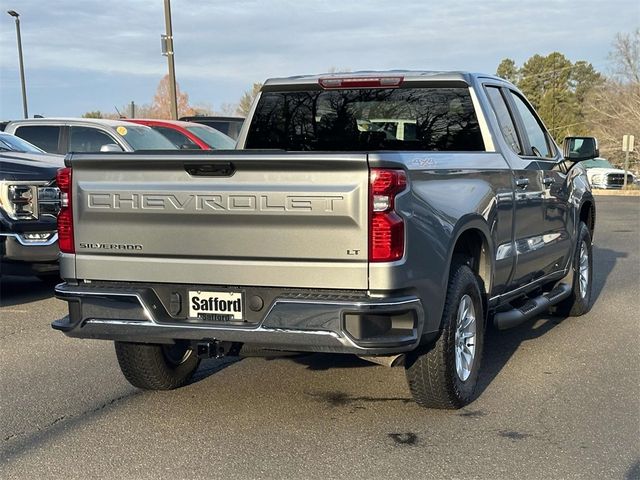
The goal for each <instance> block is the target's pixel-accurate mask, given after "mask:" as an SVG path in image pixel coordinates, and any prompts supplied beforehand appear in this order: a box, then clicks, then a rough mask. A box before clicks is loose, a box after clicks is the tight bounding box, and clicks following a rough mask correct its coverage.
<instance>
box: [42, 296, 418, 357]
mask: <svg viewBox="0 0 640 480" xmlns="http://www.w3.org/2000/svg"><path fill="white" fill-rule="evenodd" d="M56 296H57V297H58V298H59V299H61V300H65V301H67V302H68V303H69V316H68V317H64V318H62V319H60V320H57V321H56V322H54V323H53V324H52V327H53V328H54V329H56V330H61V331H62V332H64V333H65V334H66V335H68V336H70V337H78V338H94V339H106V340H118V341H130V342H142V343H172V342H173V341H175V340H177V339H181V340H193V341H201V340H219V341H231V342H241V343H251V344H256V345H260V346H263V347H265V348H273V349H279V350H291V351H311V352H336V353H355V354H391V353H401V352H406V351H409V350H412V349H414V348H415V347H416V346H417V345H418V343H419V341H420V337H421V335H422V330H423V325H424V309H423V307H422V303H421V301H420V300H419V299H418V298H416V297H414V296H399V297H393V298H371V297H365V296H358V297H353V298H349V296H348V295H344V294H340V295H327V294H322V295H320V294H319V295H317V298H313V295H308V294H307V295H304V296H300V295H291V294H290V292H284V291H283V292H282V295H278V296H276V297H275V299H274V300H273V301H272V302H271V304H270V305H267V306H265V309H264V311H265V312H266V313H264V314H263V315H262V316H261V318H260V319H259V320H257V321H254V322H251V323H249V322H233V323H232V322H218V323H203V322H200V321H196V320H193V319H184V318H176V316H172V315H170V314H169V313H168V312H167V309H166V308H165V306H164V304H163V303H162V302H161V301H159V299H158V297H157V296H156V295H155V293H154V290H153V288H150V287H145V286H137V287H127V288H104V287H93V286H85V285H81V286H73V285H68V284H66V283H63V284H60V285H58V286H57V287H56ZM301 297H302V298H301ZM305 297H306V298H305Z"/></svg>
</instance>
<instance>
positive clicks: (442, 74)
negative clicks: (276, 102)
mask: <svg viewBox="0 0 640 480" xmlns="http://www.w3.org/2000/svg"><path fill="white" fill-rule="evenodd" d="M367 77H403V79H404V80H403V81H404V82H424V81H443V82H464V83H466V84H471V83H473V79H475V78H490V79H492V80H496V81H500V82H505V83H508V82H507V81H506V80H504V79H503V78H500V77H497V76H495V75H488V74H484V73H472V72H464V71H428V70H383V71H381V70H362V71H358V72H338V73H322V74H315V75H297V76H293V77H283V78H269V79H268V80H267V81H266V82H265V83H264V87H267V88H266V89H267V90H268V89H269V87H280V86H285V85H312V84H317V83H318V80H320V79H321V78H367Z"/></svg>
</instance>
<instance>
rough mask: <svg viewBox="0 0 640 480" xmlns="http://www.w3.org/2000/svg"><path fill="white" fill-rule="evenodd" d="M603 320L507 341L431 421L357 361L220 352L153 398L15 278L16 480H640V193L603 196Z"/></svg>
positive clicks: (497, 335) (6, 334)
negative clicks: (459, 400) (453, 403)
mask: <svg viewBox="0 0 640 480" xmlns="http://www.w3.org/2000/svg"><path fill="white" fill-rule="evenodd" d="M597 206H598V217H597V222H598V223H597V228H596V235H595V247H594V253H595V257H594V260H595V261H594V269H595V279H594V293H595V298H596V300H595V305H594V307H593V310H592V311H591V312H590V313H589V314H588V315H586V316H583V317H580V318H569V319H560V318H553V317H550V316H544V317H541V318H540V319H538V320H536V321H534V322H530V323H527V324H525V325H523V326H521V327H519V328H516V329H514V330H510V331H507V332H490V334H489V336H488V340H487V341H488V345H487V348H486V353H485V362H484V367H483V368H484V369H483V373H482V376H481V380H480V387H481V395H480V397H479V398H478V399H477V400H476V401H475V402H474V403H472V404H471V405H470V406H468V407H467V408H465V409H462V410H459V411H429V410H424V409H421V408H419V407H418V406H416V405H415V404H414V403H413V402H412V401H411V400H410V397H409V392H408V389H407V387H406V384H405V378H404V371H403V370H402V368H393V369H389V368H386V367H382V366H375V365H373V364H368V363H366V362H364V361H361V360H359V359H357V358H355V357H349V356H338V357H333V356H329V355H300V356H292V357H281V358H244V359H241V360H234V359H225V360H208V361H206V362H204V363H203V364H202V365H201V367H200V369H199V371H198V372H197V375H196V378H195V380H194V381H193V382H192V383H191V384H190V385H188V386H187V387H185V388H182V389H180V390H176V391H172V392H164V393H163V392H142V391H139V390H137V389H135V388H133V387H131V386H130V385H129V384H128V383H127V382H126V381H125V379H124V378H123V377H122V375H121V374H120V371H119V368H118V366H117V363H116V359H115V354H114V351H113V346H112V344H111V343H109V342H101V341H87V340H73V339H68V338H66V337H64V336H63V335H62V334H61V333H59V332H55V331H53V330H52V329H51V328H50V326H49V324H50V323H51V321H53V320H55V319H57V318H60V317H61V316H63V315H65V314H66V304H64V303H63V302H60V301H57V300H55V299H54V298H52V296H51V290H52V285H51V284H49V285H47V284H44V283H42V282H40V281H39V280H36V279H17V278H7V277H5V278H3V279H2V284H1V288H2V289H1V309H0V317H1V320H0V351H1V352H2V355H1V357H0V358H1V361H2V363H1V366H0V373H1V382H0V411H1V415H0V442H1V452H0V477H1V478H3V479H10V478H172V479H180V478H225V479H230V478H363V479H373V478H465V479H470V478H482V479H484V478H487V479H489V478H491V479H496V478H499V479H502V478H505V479H507V478H508V479H511V478H590V479H591V478H593V479H603V478H628V479H631V478H634V479H636V478H640V348H639V345H640V302H639V296H640V288H639V287H640V197H635V198H624V197H598V198H597Z"/></svg>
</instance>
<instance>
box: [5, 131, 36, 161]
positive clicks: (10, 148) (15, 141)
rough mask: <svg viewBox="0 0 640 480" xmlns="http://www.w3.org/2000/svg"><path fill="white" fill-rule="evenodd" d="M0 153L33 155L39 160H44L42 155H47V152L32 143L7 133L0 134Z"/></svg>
mask: <svg viewBox="0 0 640 480" xmlns="http://www.w3.org/2000/svg"><path fill="white" fill-rule="evenodd" d="M0 151H2V152H17V153H33V154H35V155H36V157H37V158H42V155H43V154H46V152H45V151H44V150H42V149H41V148H38V147H36V146H35V145H33V144H32V143H29V142H27V141H26V140H24V139H22V138H20V137H16V136H15V135H12V134H10V133H7V132H0ZM37 158H36V159H37Z"/></svg>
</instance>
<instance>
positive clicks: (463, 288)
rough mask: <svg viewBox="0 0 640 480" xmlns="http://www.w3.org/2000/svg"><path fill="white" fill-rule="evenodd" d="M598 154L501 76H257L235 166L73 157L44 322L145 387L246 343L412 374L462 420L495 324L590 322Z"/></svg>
mask: <svg viewBox="0 0 640 480" xmlns="http://www.w3.org/2000/svg"><path fill="white" fill-rule="evenodd" d="M378 119H384V122H385V123H387V124H393V125H396V126H397V125H403V128H402V129H399V128H397V127H396V128H387V129H381V128H379V127H380V126H379V125H376V121H375V120H378ZM371 120H374V121H371ZM407 125H408V126H410V127H407V128H405V127H404V126H407ZM399 130H402V135H399V134H398V133H397V132H398V131H399ZM577 146H579V147H580V148H579V149H578V148H577ZM597 153H598V152H597V142H596V141H595V139H594V138H591V137H570V138H567V139H565V142H564V148H563V150H562V151H561V150H560V149H559V148H558V146H557V145H556V144H555V143H554V141H553V139H552V137H551V136H550V135H549V133H548V131H547V129H546V128H545V127H544V125H543V123H542V122H541V121H540V119H539V117H538V116H537V115H536V113H535V111H534V110H533V108H532V107H531V105H530V104H529V103H528V102H527V100H526V99H525V98H524V96H523V95H522V93H521V92H519V91H518V90H517V89H516V88H515V87H514V86H513V85H511V84H510V83H507V82H505V81H504V80H501V79H499V78H496V77H493V76H486V75H481V74H469V73H460V72H408V71H393V72H364V73H357V74H348V75H336V74H327V75H320V76H304V77H293V78H284V79H271V80H268V81H267V82H266V83H265V84H264V86H263V88H262V91H261V92H260V94H259V95H258V97H257V98H256V100H255V101H254V104H253V106H252V110H251V112H250V115H249V118H248V119H247V121H246V122H245V124H244V125H243V127H242V131H241V132H240V136H239V139H238V146H237V149H236V150H234V151H216V152H212V153H208V152H202V153H201V152H186V151H185V152H167V153H161V152H157V153H149V152H147V153H103V154H70V155H68V156H67V157H66V165H67V167H66V168H65V169H63V170H61V171H60V172H59V174H58V186H59V187H60V189H61V192H62V194H61V195H62V211H61V213H60V216H59V217H58V224H59V226H58V234H59V236H60V248H61V251H62V253H61V258H60V265H61V276H62V277H63V278H64V280H65V282H64V283H62V284H60V285H58V286H57V287H56V295H57V297H58V298H60V299H62V300H65V301H67V302H68V304H69V316H68V317H64V318H62V319H60V320H58V321H56V322H54V323H53V328H55V329H57V330H60V331H62V332H64V333H65V334H66V335H68V336H70V337H78V338H91V339H105V340H112V341H114V342H115V351H116V355H117V358H118V361H119V364H120V367H121V369H122V372H123V373H124V376H125V377H126V378H127V379H128V380H129V381H130V382H131V383H132V384H133V385H135V386H137V387H140V388H143V389H171V388H176V387H179V386H182V385H184V384H185V383H186V382H187V381H188V380H189V378H190V376H191V375H192V373H193V372H194V370H195V369H196V368H197V366H198V362H199V359H201V358H203V357H210V356H218V355H224V354H237V352H238V349H239V347H240V346H241V345H243V344H247V345H252V346H259V347H260V348H263V349H267V350H281V351H289V352H329V353H350V354H356V355H359V356H362V357H365V358H367V359H369V360H373V361H376V362H378V363H383V364H387V365H404V368H405V369H406V375H407V379H408V386H409V389H410V391H411V393H412V395H413V397H414V399H415V400H416V401H417V402H418V403H419V404H420V405H422V406H426V407H433V408H459V407H461V406H464V405H466V404H468V403H469V402H471V401H472V400H473V399H474V395H475V387H476V383H477V380H478V373H479V371H480V364H481V358H482V352H483V344H484V337H485V330H486V328H487V325H488V324H489V323H490V322H492V323H493V324H494V325H495V326H496V327H497V328H499V329H504V328H509V327H513V326H516V325H519V324H521V323H523V322H525V321H526V320H528V319H531V318H532V317H534V316H536V315H538V314H540V313H543V312H545V311H548V310H550V309H554V310H555V312H556V313H557V314H558V315H564V316H569V315H582V314H584V313H586V312H587V311H589V308H590V301H591V283H592V275H593V273H592V249H591V238H592V236H593V230H594V225H595V212H596V209H595V202H594V199H593V197H592V195H591V191H590V186H589V183H588V182H587V177H586V175H585V171H584V169H583V168H582V167H581V165H580V163H579V162H580V161H581V160H586V159H589V158H593V157H595V156H597Z"/></svg>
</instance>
